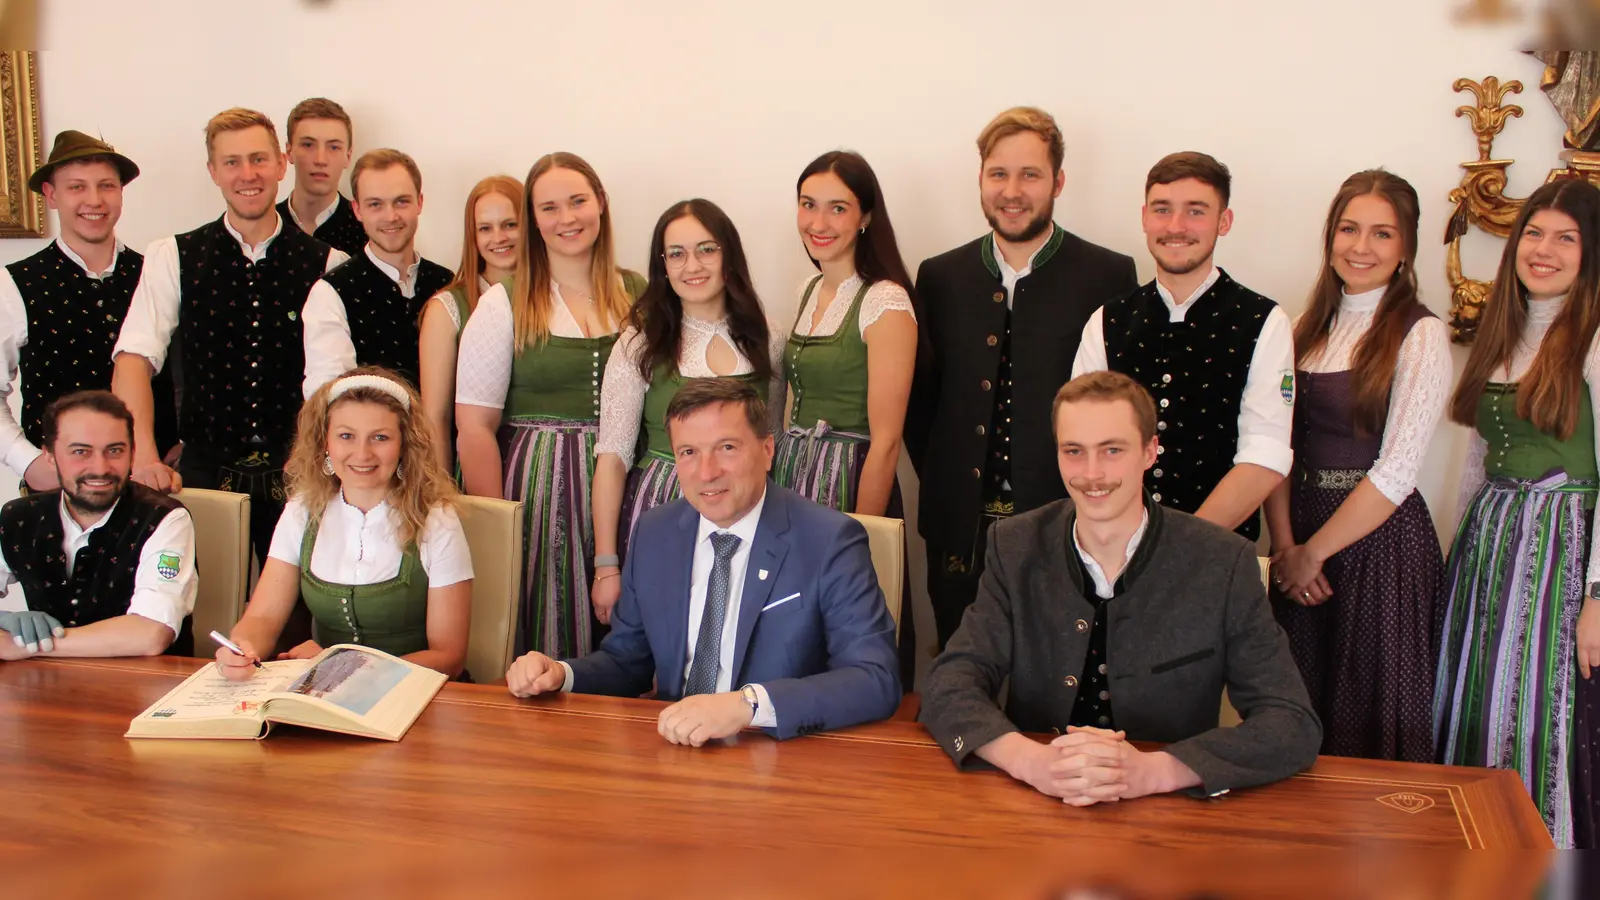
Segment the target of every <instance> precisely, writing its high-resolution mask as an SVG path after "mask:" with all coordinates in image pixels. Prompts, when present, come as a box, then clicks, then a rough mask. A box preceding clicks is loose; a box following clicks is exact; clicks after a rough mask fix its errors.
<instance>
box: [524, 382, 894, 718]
mask: <svg viewBox="0 0 1600 900" xmlns="http://www.w3.org/2000/svg"><path fill="white" fill-rule="evenodd" d="M666 419H667V421H666V426H667V433H668V435H669V436H670V437H671V439H672V450H673V453H674V454H675V455H676V457H677V469H678V481H679V482H680V484H681V485H682V486H683V495H684V496H683V499H681V500H677V501H674V502H672V503H669V504H666V505H665V506H661V507H657V508H656V509H653V510H651V511H650V512H648V513H645V514H644V515H643V516H642V517H640V519H639V524H638V526H637V530H636V531H635V533H634V535H633V539H632V540H630V541H629V542H628V548H629V553H628V559H627V565H626V567H625V568H624V569H623V572H622V596H621V598H620V599H619V600H618V601H617V606H616V609H615V611H613V613H612V615H611V633H610V634H608V635H606V638H605V640H604V641H603V642H601V644H600V649H599V650H597V651H595V652H594V653H591V654H589V655H588V656H585V657H582V658H579V659H573V660H567V661H565V662H557V661H556V660H552V659H551V658H550V657H548V656H545V655H544V654H542V653H529V654H526V655H525V656H523V657H522V658H520V659H518V660H517V661H516V662H514V663H512V664H511V669H510V671H508V672H506V684H507V686H508V687H510V689H511V693H512V694H514V695H515V696H518V697H531V696H535V695H538V694H542V693H546V692H549V691H555V690H562V691H576V692H578V693H584V694H610V695H614V696H618V697H637V696H639V695H640V694H643V693H645V692H646V691H648V690H650V685H651V679H652V677H653V678H654V679H655V685H656V696H657V697H659V698H660V699H662V700H671V701H676V702H674V703H673V704H672V705H671V706H669V707H667V708H666V709H665V710H663V711H662V713H661V716H660V719H659V721H658V723H657V728H658V730H659V731H660V732H661V735H662V737H665V738H666V739H667V740H669V741H671V742H672V743H674V744H690V745H693V746H696V747H698V746H701V745H702V744H704V743H705V742H707V741H712V740H716V739H718V738H725V737H728V736H730V735H733V734H737V733H738V732H739V731H740V730H741V729H743V728H745V727H747V726H751V725H754V726H757V727H760V728H764V729H766V730H767V733H769V734H771V735H773V736H774V737H777V738H780V739H782V738H790V737H794V736H795V735H799V734H811V733H813V732H817V731H823V730H826V729H832V728H843V727H845V726H848V725H857V724H860V723H862V722H871V721H875V720H878V719H885V718H888V717H889V716H890V715H892V714H893V713H894V711H895V707H896V706H897V705H898V704H899V701H900V677H899V671H900V663H899V659H898V657H897V656H896V652H895V632H894V620H893V619H891V618H890V617H889V610H888V607H887V606H885V605H884V602H883V593H882V592H881V591H880V590H879V589H878V578H877V575H876V574H875V573H874V571H873V568H872V557H871V554H870V553H869V552H868V549H867V534H866V531H865V530H864V529H863V528H862V527H861V525H860V523H858V522H856V521H854V520H852V519H851V518H850V517H848V516H846V515H844V514H842V513H838V512H835V511H833V510H831V509H827V508H825V507H822V506H818V505H817V504H815V503H812V502H811V501H809V500H806V499H804V498H802V497H800V496H799V495H797V494H794V493H791V492H790V491H787V490H784V489H783V488H780V487H778V486H777V485H774V484H772V483H771V482H769V481H768V480H767V471H768V470H769V469H770V468H771V466H772V450H773V443H772V435H771V433H770V432H769V430H768V425H767V410H766V404H765V403H763V402H762V401H761V398H760V397H759V396H757V395H756V392H755V390H754V389H753V388H751V387H750V386H749V385H747V384H745V383H743V382H741V381H738V380H735V379H732V378H703V379H694V380H692V381H690V382H688V383H687V384H685V385H684V386H683V387H682V388H681V389H680V390H679V391H678V393H677V395H676V396H675V397H674V398H673V400H672V402H671V404H670V405H669V406H668V407H667V416H666Z"/></svg>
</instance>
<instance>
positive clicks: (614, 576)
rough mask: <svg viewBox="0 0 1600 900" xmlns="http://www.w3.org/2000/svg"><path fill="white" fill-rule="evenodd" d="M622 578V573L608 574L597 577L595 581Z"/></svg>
mask: <svg viewBox="0 0 1600 900" xmlns="http://www.w3.org/2000/svg"><path fill="white" fill-rule="evenodd" d="M621 577H622V573H621V572H607V573H605V574H604V575H599V576H596V577H595V581H605V580H606V579H607V578H621Z"/></svg>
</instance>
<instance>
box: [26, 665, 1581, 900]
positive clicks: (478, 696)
mask: <svg viewBox="0 0 1600 900" xmlns="http://www.w3.org/2000/svg"><path fill="white" fill-rule="evenodd" d="M202 664H203V663H202V662H201V661H198V660H182V659H167V658H160V659H151V660H107V661H88V660H83V661H67V660H31V661H27V662H20V663H4V664H0V785H3V791H4V794H3V801H0V853H4V852H11V853H15V852H22V851H44V852H43V853H42V854H40V856H42V857H43V858H50V857H51V856H52V854H63V855H71V854H81V853H82V852H83V848H84V847H95V848H103V849H104V850H105V851H106V852H112V851H129V852H130V853H131V854H133V855H135V856H147V855H149V854H152V853H154V854H160V853H162V852H166V850H168V849H170V848H172V847H174V846H181V847H186V848H191V849H194V850H202V851H223V852H233V851H235V850H240V849H243V848H254V849H257V850H262V849H265V850H284V849H289V848H300V847H306V846H319V847H323V848H338V847H351V848H354V847H359V848H363V849H364V850H365V851H367V852H374V851H377V852H382V853H384V854H388V855H389V857H390V858H391V859H404V858H406V857H408V856H411V855H414V854H415V855H425V854H429V853H432V852H435V851H437V850H438V849H439V848H441V847H444V846H456V847H471V848H475V849H478V850H484V849H491V850H492V849H494V848H507V849H511V850H513V851H515V852H518V853H521V852H524V851H526V850H528V848H530V847H536V848H537V849H538V851H539V852H543V853H551V852H555V853H559V854H569V853H570V854H574V856H573V857H572V858H574V859H576V858H577V855H581V854H584V853H585V852H592V851H593V850H594V849H595V848H596V847H597V846H598V847H604V848H606V849H607V851H608V852H610V853H611V854H612V858H613V859H614V858H615V853H616V852H617V850H618V849H619V848H640V849H641V851H643V850H644V849H646V848H647V849H648V850H649V851H651V852H659V851H662V850H670V851H673V852H675V853H676V852H692V851H695V850H703V849H705V848H708V847H714V848H720V849H722V850H738V851H741V852H743V851H752V852H755V853H757V854H760V853H763V852H765V851H777V852H779V853H795V852H800V853H801V854H802V855H806V854H807V853H814V854H817V855H831V854H833V853H836V852H842V853H847V854H848V853H861V852H863V851H865V852H866V853H867V854H869V855H876V854H878V853H879V852H883V853H900V852H904V851H906V850H908V849H916V848H924V849H934V850H938V851H940V853H939V855H938V857H937V858H941V859H943V858H947V857H946V856H945V854H946V853H947V852H950V853H958V854H965V853H970V852H972V851H986V852H991V853H1016V852H1022V853H1037V852H1039V851H1047V852H1049V853H1052V854H1055V853H1060V852H1067V851H1069V850H1074V851H1079V852H1081V851H1083V850H1084V848H1091V847H1099V848H1112V847H1120V848H1127V847H1131V846H1143V847H1160V848H1175V849H1178V850H1189V851H1201V852H1200V853H1196V854H1195V855H1196V856H1197V858H1208V857H1214V856H1215V855H1216V853H1215V851H1216V850H1217V849H1218V848H1222V847H1230V846H1231V847H1233V848H1235V849H1244V848H1246V847H1256V848H1260V847H1271V848H1319V847H1320V848H1330V847H1331V848H1366V849H1368V850H1374V851H1380V852H1379V855H1382V853H1381V851H1382V849H1383V848H1388V847H1404V848H1505V849H1510V848H1548V847H1549V846H1550V840H1549V837H1548V835H1547V834H1546V832H1545V829H1544V827H1543V825H1542V823H1541V822H1540V820H1539V818H1538V815H1537V813H1536V811H1535V809H1534V807H1533V805H1532V803H1531V802H1530V801H1529V799H1528V796H1527V794H1526V793H1525V792H1524V790H1523V788H1522V786H1521V784H1520V782H1519V781H1518V779H1517V778H1516V777H1515V776H1514V775H1513V774H1512V773H1510V772H1504V771H1492V770H1486V769H1473V768H1455V767H1443V766H1431V765H1416V764H1406V763H1381V762H1370V761H1361V760H1350V759H1338V758H1323V759H1320V760H1318V762H1317V764H1316V765H1315V766H1314V767H1313V768H1312V769H1311V771H1309V772H1307V773H1305V774H1303V775H1300V776H1298V777H1295V778H1292V779H1290V780H1288V781H1285V782H1282V783H1280V784H1276V785H1272V786H1269V787H1263V788H1257V789H1254V790H1242V791H1235V792H1233V793H1232V794H1229V795H1227V796H1225V797H1222V798H1219V799H1216V800H1195V799H1190V798H1187V797H1179V796H1167V797H1149V798H1144V799H1140V800H1136V801H1130V802H1126V803H1120V804H1108V805H1103V806H1097V807H1092V808H1089V809H1075V808H1072V807H1067V806H1064V805H1062V804H1061V803H1059V802H1056V801H1053V800H1051V799H1050V798H1047V797H1044V796H1042V795H1040V794H1038V793H1036V792H1034V791H1033V790H1032V789H1031V788H1028V787H1027V786H1025V785H1022V784H1020V783H1017V782H1014V781H1012V780H1010V779H1009V778H1007V777H1005V776H1004V775H1002V774H1000V773H998V772H976V773H974V772H968V773H961V772H958V771H957V770H956V769H955V767H954V766H952V765H951V763H950V761H949V759H948V758H947V757H946V756H945V755H944V754H943V753H942V752H940V751H939V749H938V747H937V746H936V745H935V744H934V743H933V741H932V740H931V739H930V738H929V737H928V736H927V734H926V732H924V731H923V729H922V728H921V726H918V725H914V724H911V723H905V722H885V723H879V724H876V725H871V726H866V727H861V728H855V729H850V730H848V731H843V732H837V733H832V734H822V735H815V736H811V737H806V738H799V739H796V740H792V741H787V742H782V743H780V742H776V741H773V740H771V739H769V738H767V737H766V736H765V735H762V734H759V733H755V732H751V733H747V734H745V735H742V736H740V737H739V738H738V739H737V740H733V741H729V742H727V743H725V744H723V745H719V746H714V747H707V748H700V749H694V748H687V747H677V746H673V745H670V744H668V743H666V742H665V741H663V740H662V739H661V738H660V737H659V736H658V735H657V734H656V731H655V718H656V713H657V712H658V710H659V709H660V707H661V704H658V703H655V702H651V701H644V700H631V699H616V698H605V697H585V696H557V697H552V698H543V699H539V700H526V701H524V700H517V699H515V698H513V697H511V696H510V695H509V694H507V693H506V691H505V689H504V688H498V687H487V686H472V685H455V684H452V685H449V686H447V687H446V688H445V689H444V690H443V691H442V692H441V693H440V694H439V695H438V697H437V698H436V699H435V700H434V702H433V703H432V704H431V705H430V706H429V708H428V709H427V710H426V711H425V712H423V714H422V716H421V718H419V719H418V720H417V722H416V724H415V725H414V726H413V727H412V729H411V731H410V732H409V733H408V734H407V735H406V737H405V739H404V740H402V741H400V742H399V743H388V742H383V741H368V740H362V739H359V738H352V737H347V736H342V735H331V734H325V733H322V732H316V731H306V730H301V729H295V728H284V727H279V728H277V729H275V730H274V731H273V733H272V734H271V735H270V736H269V737H268V738H267V739H265V740H263V741H259V742H257V741H148V740H145V741H131V740H127V739H124V738H123V736H122V735H123V732H124V731H125V730H126V728H127V725H128V722H129V720H131V719H132V718H133V717H134V716H135V715H136V714H137V713H139V712H140V711H141V710H142V709H144V708H145V707H146V706H148V705H149V704H150V703H152V702H154V701H155V700H156V699H158V698H159V697H160V696H161V695H162V694H164V693H165V692H166V691H168V690H169V689H171V688H172V687H173V686H174V685H175V684H176V683H177V682H178V681H179V680H180V679H181V677H182V676H184V675H186V674H188V673H189V672H192V671H193V670H194V669H195V668H196V667H197V666H199V665H202ZM1523 856H1524V857H1526V856H1527V855H1523ZM948 858H954V857H948ZM1535 858H1536V859H1538V860H1540V862H1537V863H1536V864H1535V866H1536V867H1542V866H1543V865H1544V862H1543V860H1544V856H1543V855H1542V854H1540V855H1535ZM1201 868H1203V867H1201ZM1196 871H1198V870H1196ZM813 874H817V873H815V872H813ZM1186 874H1189V875H1193V874H1196V873H1195V872H1194V871H1191V872H1189V873H1186ZM1224 874H1226V873H1224ZM1236 874H1237V873H1235V875H1236ZM946 886H948V883H946ZM1305 896H1314V895H1305ZM1486 896H1488V895H1487V894H1486ZM1495 896H1511V894H1499V895H1495Z"/></svg>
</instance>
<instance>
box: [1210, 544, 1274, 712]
mask: <svg viewBox="0 0 1600 900" xmlns="http://www.w3.org/2000/svg"><path fill="white" fill-rule="evenodd" d="M1256 562H1257V563H1259V564H1260V565H1261V585H1262V586H1263V587H1265V588H1266V589H1267V590H1268V591H1271V590H1272V560H1271V559H1269V558H1267V557H1265V556H1258V557H1256ZM1243 721H1244V719H1242V718H1240V716H1239V711H1238V710H1236V709H1234V708H1233V704H1232V703H1229V702H1228V689H1227V688H1223V689H1222V715H1221V716H1219V717H1218V719H1217V724H1218V725H1221V726H1222V727H1224V728H1232V727H1233V726H1235V725H1237V724H1239V723H1240V722H1243Z"/></svg>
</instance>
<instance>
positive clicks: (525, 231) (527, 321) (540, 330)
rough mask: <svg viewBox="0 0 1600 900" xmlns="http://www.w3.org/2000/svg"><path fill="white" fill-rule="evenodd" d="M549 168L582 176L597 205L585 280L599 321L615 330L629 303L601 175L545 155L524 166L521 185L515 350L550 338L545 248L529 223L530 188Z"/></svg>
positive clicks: (572, 160) (565, 156)
mask: <svg viewBox="0 0 1600 900" xmlns="http://www.w3.org/2000/svg"><path fill="white" fill-rule="evenodd" d="M551 169H570V170H572V171H574V172H577V173H578V174H579V175H582V176H583V178H584V180H585V181H587V182H589V189H590V190H592V191H594V196H595V201H596V202H598V203H599V204H600V234H599V235H598V236H597V237H596V238H595V241H594V248H593V249H592V250H591V254H592V255H591V256H590V262H589V280H590V282H591V283H592V284H593V285H594V305H595V310H596V311H597V312H598V313H599V314H600V322H601V324H602V325H604V326H606V328H608V329H610V328H615V327H616V326H617V325H618V323H620V322H621V321H622V320H623V318H624V317H626V316H627V315H628V310H629V308H630V307H632V305H633V299H632V298H631V297H629V296H628V291H627V288H626V287H625V286H624V285H623V282H622V270H621V269H619V268H617V259H616V251H615V242H614V241H613V240H612V237H611V199H610V198H609V197H607V196H606V189H605V188H604V187H603V186H602V185H601V184H600V176H599V175H596V174H595V171H594V169H593V167H591V166H590V165H589V164H588V163H586V162H584V161H583V159H582V158H580V157H578V156H577V155H575V154H572V153H547V154H545V155H544V156H541V157H539V161H538V162H535V163H534V164H533V168H531V169H529V170H528V178H527V181H525V182H524V183H523V185H522V203H521V209H522V253H520V254H518V256H517V274H516V277H515V278H513V279H512V286H511V315H512V320H513V321H514V322H515V323H516V324H515V328H516V336H517V343H516V347H517V352H519V353H520V352H522V351H523V350H524V349H525V348H526V347H527V346H528V344H530V343H542V342H543V341H544V340H545V339H546V338H548V337H549V336H550V319H551V316H552V314H553V305H552V304H553V302H554V299H555V298H554V297H553V296H552V295H551V293H550V251H549V248H547V247H546V246H545V244H544V235H542V234H540V233H539V228H538V226H537V225H535V224H534V221H535V219H534V211H533V186H534V184H535V183H537V182H538V181H539V179H540V178H541V177H542V176H544V174H545V173H546V172H549V171H550V170H551Z"/></svg>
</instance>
